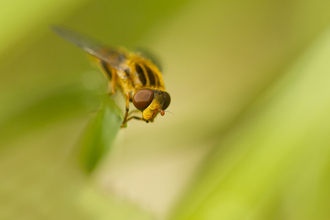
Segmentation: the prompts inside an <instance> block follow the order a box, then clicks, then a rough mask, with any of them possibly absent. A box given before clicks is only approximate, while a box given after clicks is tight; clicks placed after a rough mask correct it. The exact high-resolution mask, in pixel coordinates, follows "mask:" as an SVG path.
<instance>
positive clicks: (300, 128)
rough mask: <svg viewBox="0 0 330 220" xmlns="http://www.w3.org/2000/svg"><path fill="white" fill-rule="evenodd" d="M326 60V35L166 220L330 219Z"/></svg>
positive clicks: (226, 142)
mask: <svg viewBox="0 0 330 220" xmlns="http://www.w3.org/2000/svg"><path fill="white" fill-rule="evenodd" d="M329 57H330V31H329V30H328V32H327V33H326V34H325V35H323V36H322V37H321V38H319V39H318V41H317V42H315V43H314V44H313V45H312V47H311V48H309V49H308V50H306V51H305V53H304V54H303V56H301V57H300V58H299V59H298V60H297V61H296V62H295V63H293V64H292V65H291V67H290V68H289V69H287V71H285V72H284V74H283V77H282V78H281V79H280V80H278V81H276V82H275V83H274V84H273V86H272V87H270V88H269V89H268V91H267V92H265V93H264V94H263V95H262V97H261V98H260V99H259V100H257V101H256V102H254V103H253V104H252V105H251V107H250V108H249V109H248V110H247V111H246V112H245V113H244V116H243V117H242V118H240V122H239V124H238V125H237V126H235V128H233V129H232V130H231V131H230V133H229V134H227V135H226V136H225V137H224V138H223V139H222V140H221V141H220V142H219V143H218V144H217V146H216V148H215V149H214V151H213V152H212V153H211V154H210V155H209V157H208V158H207V160H205V161H207V162H206V163H205V164H204V166H203V167H202V168H201V170H200V172H199V173H198V174H197V175H196V179H195V181H194V183H193V184H192V186H191V188H190V190H189V191H188V192H187V194H186V196H185V197H184V198H183V200H182V202H181V204H180V205H179V206H177V207H176V210H175V212H174V214H173V216H172V218H171V219H178V220H179V219H180V220H185V219H189V220H198V219H226V220H230V219H329V218H330V212H329V209H328V207H327V206H326V205H325V204H329V203H330V197H329V185H327V184H328V183H329V160H330V148H329V143H330V136H329V131H330V117H329V112H330V98H329V97H330V86H329V83H330V74H329V71H330V64H329ZM326 185H327V186H326Z"/></svg>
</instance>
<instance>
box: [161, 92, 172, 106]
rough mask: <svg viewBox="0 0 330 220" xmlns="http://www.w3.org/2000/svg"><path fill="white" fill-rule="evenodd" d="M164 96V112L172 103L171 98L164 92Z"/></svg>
mask: <svg viewBox="0 0 330 220" xmlns="http://www.w3.org/2000/svg"><path fill="white" fill-rule="evenodd" d="M163 94H164V104H163V107H162V110H165V109H167V107H168V106H169V105H170V103H171V96H170V94H168V93H167V92H163Z"/></svg>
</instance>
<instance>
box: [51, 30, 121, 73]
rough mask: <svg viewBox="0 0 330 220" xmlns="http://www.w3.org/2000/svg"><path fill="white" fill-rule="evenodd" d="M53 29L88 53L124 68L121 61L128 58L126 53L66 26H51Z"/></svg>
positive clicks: (114, 65)
mask: <svg viewBox="0 0 330 220" xmlns="http://www.w3.org/2000/svg"><path fill="white" fill-rule="evenodd" d="M51 29H52V30H53V31H54V32H55V33H56V34H58V35H59V36H60V37H62V38H64V39H65V40H67V41H69V42H70V43H72V44H74V45H76V46H77V47H80V48H81V49H83V50H84V51H86V52H87V53H89V54H91V55H93V56H95V57H97V58H99V59H101V60H103V61H104V62H106V63H108V64H110V65H111V66H112V67H114V68H116V69H119V70H124V69H123V67H122V66H121V63H123V61H125V60H126V55H125V54H124V53H120V52H118V51H117V50H115V49H112V48H109V47H107V46H104V45H103V44H102V43H100V42H98V41H96V40H94V39H92V38H90V37H88V36H86V35H83V34H80V33H78V32H76V31H74V30H71V29H69V28H66V27H61V26H51Z"/></svg>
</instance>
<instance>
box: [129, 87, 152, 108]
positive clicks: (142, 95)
mask: <svg viewBox="0 0 330 220" xmlns="http://www.w3.org/2000/svg"><path fill="white" fill-rule="evenodd" d="M153 98H154V91H153V90H151V89H141V90H139V91H137V92H136V93H135V95H134V96H133V104H134V106H135V107H136V108H137V109H139V110H141V111H143V110H144V109H146V108H147V107H148V106H149V105H150V103H151V102H152V100H153Z"/></svg>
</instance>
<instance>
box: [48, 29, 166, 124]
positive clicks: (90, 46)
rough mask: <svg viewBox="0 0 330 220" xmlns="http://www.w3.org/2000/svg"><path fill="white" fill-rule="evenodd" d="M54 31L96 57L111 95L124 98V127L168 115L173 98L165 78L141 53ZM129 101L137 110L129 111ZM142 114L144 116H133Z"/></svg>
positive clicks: (71, 31) (73, 34) (65, 32)
mask: <svg viewBox="0 0 330 220" xmlns="http://www.w3.org/2000/svg"><path fill="white" fill-rule="evenodd" d="M51 28H52V30H53V31H54V32H55V33H56V34H58V35H59V36H61V37H62V38H64V39H65V40H67V41H69V42H71V43H72V44H74V45H76V46H78V47H80V48H81V49H83V50H84V51H86V52H88V53H89V54H91V55H92V56H93V57H95V60H96V63H97V65H98V67H99V68H100V69H101V70H102V72H103V73H104V75H105V77H106V78H107V79H108V91H109V88H111V92H108V94H109V95H112V94H114V93H115V92H116V89H119V90H120V91H121V92H122V93H123V94H124V97H125V100H126V108H125V116H124V119H123V122H122V125H121V127H126V124H127V122H128V121H129V120H131V119H137V120H143V121H145V122H147V123H148V122H153V121H154V119H155V117H156V116H157V115H158V113H160V114H161V115H162V116H163V115H164V114H165V109H167V108H168V106H169V105H170V102H171V97H170V95H169V94H168V93H167V92H166V91H165V87H164V82H163V78H162V75H161V73H160V71H159V69H158V67H157V66H156V65H155V64H154V63H153V62H152V61H151V60H149V59H148V58H145V57H143V56H142V55H141V54H140V53H133V52H127V51H126V50H125V49H115V48H111V47H107V46H104V45H103V44H101V43H99V42H97V41H95V40H93V39H91V38H89V37H87V36H84V35H82V34H79V33H77V32H75V31H73V30H70V29H68V28H64V27H59V26H52V27H51ZM129 102H133V104H134V106H135V107H136V108H137V110H133V111H131V112H129ZM136 111H140V112H142V117H138V116H131V114H132V113H134V112H136Z"/></svg>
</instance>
